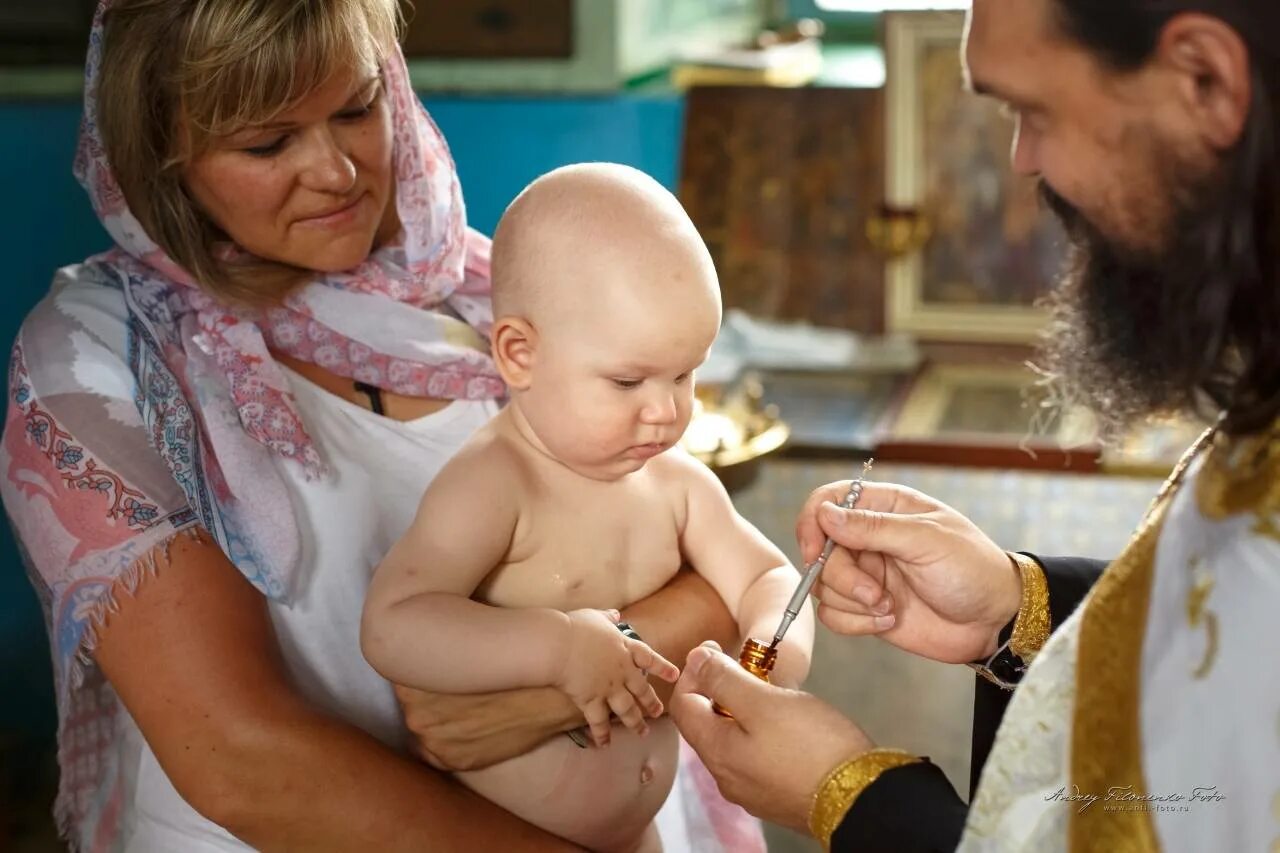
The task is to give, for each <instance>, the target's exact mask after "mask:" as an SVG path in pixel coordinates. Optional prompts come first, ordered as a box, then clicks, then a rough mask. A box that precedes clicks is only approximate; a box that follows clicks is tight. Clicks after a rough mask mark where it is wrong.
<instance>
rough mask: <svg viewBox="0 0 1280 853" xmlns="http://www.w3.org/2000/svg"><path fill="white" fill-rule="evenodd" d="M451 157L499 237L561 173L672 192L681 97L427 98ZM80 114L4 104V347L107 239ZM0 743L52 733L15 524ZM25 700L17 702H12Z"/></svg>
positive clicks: (8, 549) (481, 217) (0, 559)
mask: <svg viewBox="0 0 1280 853" xmlns="http://www.w3.org/2000/svg"><path fill="white" fill-rule="evenodd" d="M426 100H427V105H428V108H429V109H430V110H431V112H432V115H433V116H434V117H435V119H436V121H437V123H438V124H439V125H440V128H441V130H442V131H443V132H444V134H445V136H446V138H447V139H448V140H449V144H450V146H451V148H452V149H453V155H454V159H455V160H456V161H457V164H458V171H459V173H460V175H461V178H462V188H463V193H464V196H465V198H466V201H467V207H468V217H469V219H470V221H471V223H472V224H473V225H474V226H475V227H477V228H479V229H480V230H482V231H485V232H487V233H489V232H492V230H493V228H494V226H495V225H496V224H497V221H498V217H499V216H501V214H502V211H503V209H504V208H505V207H506V205H507V203H508V202H510V201H511V199H512V198H513V197H514V196H515V195H516V193H518V192H519V191H520V190H521V189H522V188H523V187H524V186H525V184H527V183H528V182H529V181H530V180H532V179H533V178H535V177H536V176H538V175H539V174H542V173H543V172H546V171H547V170H549V169H552V168H555V167H556V166H561V165H564V164H565V163H573V162H581V161H587V160H609V161H614V162H619V163H626V164H628V165H631V166H635V167H636V168H639V169H642V170H644V171H646V172H648V173H649V174H651V175H653V176H654V177H655V178H657V179H658V180H660V181H662V182H663V183H664V184H666V185H667V186H668V187H670V188H672V189H674V188H675V184H676V179H677V175H678V172H679V168H678V160H679V146H680V137H681V128H682V123H683V113H684V104H683V101H682V100H681V99H680V98H679V97H678V96H676V95H673V94H654V95H638V94H637V95H632V94H627V95H620V96H614V97H593V98H569V97H546V98H498V97H493V98H487V97H462V96H441V97H435V96H429V97H428V98H427V99H426ZM79 118H80V108H79V104H78V103H75V102H70V101H68V102H56V103H47V104H46V103H0V187H3V188H4V193H5V196H6V198H7V201H8V203H7V204H5V205H3V206H0V248H2V250H3V253H4V257H5V259H6V264H5V265H6V268H7V269H8V273H7V274H6V276H5V278H6V280H5V281H4V282H3V284H2V285H0V347H3V350H2V351H3V353H5V354H6V356H7V353H8V350H9V344H10V342H11V341H12V339H13V336H14V334H15V333H16V332H17V329H18V326H19V325H20V324H21V322H22V317H23V316H24V315H25V314H26V312H27V310H28V309H29V308H30V307H31V306H32V305H33V304H34V303H35V302H36V301H37V300H39V298H40V297H41V295H42V294H43V292H44V290H45V288H46V287H47V286H48V283H49V279H50V276H51V274H52V272H53V270H54V269H56V268H57V267H59V266H61V265H63V264H67V263H73V262H75V261H78V260H80V259H82V258H84V257H85V256H87V255H89V254H92V253H93V252H96V251H100V250H102V249H105V248H107V246H108V245H109V240H108V238H107V236H106V233H105V232H104V231H103V230H102V228H101V227H100V226H99V225H98V222H97V220H96V219H95V218H94V216H93V212H92V211H91V210H90V208H89V203H88V200H87V199H86V197H85V195H84V192H83V191H82V190H81V189H80V186H79V185H78V184H77V183H76V181H75V179H74V178H73V177H72V175H71V160H72V155H73V152H74V149H75V139H76V126H77V123H78V122H79ZM0 682H2V683H3V684H4V685H5V688H6V694H7V696H6V698H5V700H4V701H3V702H0V734H2V733H3V731H4V730H5V729H9V730H13V729H18V730H19V731H25V732H33V733H39V734H41V735H45V736H47V733H48V732H50V731H51V730H52V725H53V723H52V718H51V713H52V693H51V691H50V687H49V665H48V653H47V647H46V644H45V638H44V625H43V622H42V621H41V616H40V612H39V609H38V607H37V606H36V601H35V597H34V595H33V594H32V592H31V588H30V586H29V585H28V584H27V580H26V577H25V576H24V574H23V571H22V567H21V565H20V564H19V562H18V559H17V554H16V551H15V549H14V546H13V543H12V540H11V539H10V537H9V531H8V527H7V526H0ZM14 696H19V697H23V698H22V699H19V700H17V701H14V700H13V699H12V697H14Z"/></svg>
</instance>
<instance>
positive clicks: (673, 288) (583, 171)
mask: <svg viewBox="0 0 1280 853" xmlns="http://www.w3.org/2000/svg"><path fill="white" fill-rule="evenodd" d="M493 301H494V314H495V316H497V317H504V316H519V317H523V318H525V319H527V320H529V321H530V322H532V323H533V324H534V325H536V326H540V327H543V328H545V327H546V326H547V325H548V324H551V323H553V322H556V321H557V320H560V319H564V320H570V319H572V318H574V317H575V316H582V315H583V312H585V311H587V310H588V309H593V308H594V309H595V311H590V312H589V313H595V312H596V311H598V310H600V309H605V308H606V307H608V306H613V307H614V308H616V309H621V308H622V307H623V306H628V307H637V305H638V304H639V305H645V304H648V305H653V304H659V305H666V306H670V307H678V306H680V305H683V304H686V303H689V302H693V303H695V304H697V303H700V304H701V307H709V305H710V303H712V302H714V305H715V311H716V312H717V313H718V311H719V304H720V291H719V286H718V284H717V283H716V277H715V268H714V266H713V264H712V261H711V256H710V254H709V253H708V252H707V249H706V246H705V245H704V244H703V242H702V239H701V238H700V237H699V236H698V232H697V230H696V229H695V228H694V225H693V223H692V222H691V221H690V220H689V217H688V215H687V214H686V213H685V211H684V208H682V207H681V206H680V202H678V201H677V200H676V198H675V196H673V195H672V194H671V193H670V192H668V191H667V190H666V189H665V188H664V187H663V186H662V185H661V184H659V183H658V182H657V181H655V180H654V179H653V178H651V177H649V176H648V175H646V174H644V173H643V172H641V171H639V170H637V169H633V168H630V167H628V166H621V165H617V164H612V163H585V164H580V165H574V166H565V167H563V168H560V169H556V170H555V171H553V172H549V173H548V174H546V175H543V176H542V177H540V178H538V179H537V180H536V181H534V182H533V183H532V184H530V185H529V186H528V187H527V188H525V190H524V192H522V193H521V194H520V195H519V196H517V197H516V199H515V201H513V202H512V203H511V206H510V207H508V208H507V211H506V213H505V214H504V215H503V217H502V221H501V222H500V223H498V230H497V233H496V234H495V235H494V240H493Z"/></svg>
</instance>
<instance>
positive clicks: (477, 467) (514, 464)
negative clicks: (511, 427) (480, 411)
mask: <svg viewBox="0 0 1280 853" xmlns="http://www.w3.org/2000/svg"><path fill="white" fill-rule="evenodd" d="M500 418H502V413H501V412H500V413H498V415H496V416H495V417H494V418H493V419H492V420H490V421H489V422H488V423H486V424H485V425H484V426H482V427H480V428H479V429H478V430H476V431H475V433H474V434H472V436H471V438H469V439H468V440H467V441H466V442H465V443H464V444H463V445H462V447H460V448H459V449H458V451H457V452H456V453H455V454H454V455H453V458H452V459H450V460H449V462H448V464H446V465H445V467H444V469H443V470H442V471H441V472H440V475H439V476H438V477H437V481H442V485H447V487H449V488H454V489H456V488H468V489H478V490H483V491H502V492H504V493H511V494H520V493H523V492H525V491H526V490H527V488H528V486H529V483H530V479H531V475H530V466H529V461H528V460H527V459H526V458H525V455H524V454H523V453H521V452H520V449H519V448H518V447H516V446H515V443H514V442H513V441H512V440H511V438H510V436H508V435H507V434H506V433H505V431H504V430H503V429H502V425H501V423H500V422H499V419H500Z"/></svg>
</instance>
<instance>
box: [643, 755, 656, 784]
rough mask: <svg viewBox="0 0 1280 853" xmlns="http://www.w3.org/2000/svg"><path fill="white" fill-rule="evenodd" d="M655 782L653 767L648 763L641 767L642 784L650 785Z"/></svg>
mask: <svg viewBox="0 0 1280 853" xmlns="http://www.w3.org/2000/svg"><path fill="white" fill-rule="evenodd" d="M652 781H653V765H652V764H650V763H649V762H648V761H646V762H645V763H644V764H641V765H640V784H641V785H648V784H649V783H650V782H652Z"/></svg>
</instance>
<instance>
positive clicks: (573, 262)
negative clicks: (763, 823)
mask: <svg viewBox="0 0 1280 853" xmlns="http://www.w3.org/2000/svg"><path fill="white" fill-rule="evenodd" d="M493 285H494V313H495V317H496V320H495V323H494V325H493V329H492V332H491V343H492V348H493V357H494V359H495V361H496V362H497V365H498V368H499V370H500V371H501V373H502V376H503V379H505V380H506V383H507V385H508V386H509V388H510V390H511V403H510V405H509V406H507V407H506V408H505V409H504V410H503V411H502V412H501V413H499V414H498V415H497V416H496V417H495V418H494V419H493V420H492V421H490V423H489V424H488V425H486V426H485V427H483V428H482V429H480V430H479V432H477V433H476V434H475V436H474V437H473V438H472V439H471V441H470V442H469V443H468V444H467V445H466V446H464V447H463V448H462V449H461V450H460V451H459V452H458V453H457V455H456V456H455V457H454V458H453V459H452V460H451V461H450V462H449V464H448V465H446V466H445V468H444V469H443V470H442V471H441V472H440V474H439V476H438V477H436V479H435V481H434V482H433V483H432V484H431V486H430V488H429V489H428V490H427V493H426V495H425V496H424V497H423V499H422V504H421V506H420V508H419V510H418V514H417V517H416V519H415V521H414V522H413V524H412V526H411V527H410V529H409V531H408V532H407V533H406V534H405V535H404V537H403V538H402V539H401V540H400V541H399V542H398V543H397V544H396V546H395V547H394V548H392V550H391V552H390V553H389V554H388V555H387V556H386V558H385V559H384V560H383V561H382V563H381V565H379V567H378V569H377V573H376V575H375V576H374V578H373V582H372V585H371V586H370V588H369V594H368V600H367V601H366V604H365V612H364V624H363V626H362V635H361V642H362V645H363V649H364V653H365V656H366V657H367V658H368V659H369V662H370V663H371V664H372V665H373V666H374V667H375V668H376V669H377V670H378V671H379V672H381V673H382V674H383V675H384V676H385V677H387V678H388V679H390V680H392V681H396V682H399V683H401V684H405V685H409V686H412V687H417V688H421V689H424V690H432V691H436V692H455V693H484V692H491V691H499V690H507V689H514V688H518V687H535V686H546V685H552V686H555V687H558V688H559V689H561V690H562V691H564V692H565V693H566V694H567V695H568V696H569V697H571V698H572V700H573V701H574V702H575V703H576V704H577V705H578V707H579V708H581V710H582V712H583V714H584V716H585V718H586V721H587V723H588V725H589V727H590V731H591V736H592V739H593V740H594V742H595V744H596V748H588V749H581V748H579V747H578V746H576V745H575V744H574V743H573V742H572V741H571V740H570V739H568V738H563V737H562V738H555V739H553V740H552V741H549V742H547V743H545V744H543V745H542V746H540V747H538V748H536V749H534V750H533V751H531V752H529V753H527V754H525V755H523V756H521V757H519V758H515V759H512V760H509V761H506V762H503V763H501V764H498V765H497V766H494V767H491V768H488V769H485V770H479V771H473V772H468V773H460V774H458V776H459V778H460V779H461V780H462V781H463V782H464V783H465V784H466V785H468V786H469V787H471V788H472V789H473V790H475V791H476V792H477V793H479V794H481V795H482V796H484V797H487V798H488V799H490V800H492V801H493V802H495V803H497V804H499V805H501V806H503V807H504V808H506V809H508V810H509V811H511V812H513V813H515V814H517V815H519V816H521V817H522V818H524V819H525V820H528V821H529V822H531V823H534V824H536V825H538V826H541V827H543V828H544V829H546V830H548V831H550V832H553V833H555V834H557V835H560V836H562V837H565V838H568V839H570V840H572V841H574V842H576V843H578V844H581V845H584V846H586V847H588V848H591V849H593V850H606V851H632V850H645V851H648V850H660V849H661V845H660V843H659V842H658V838H657V831H656V829H655V828H654V826H653V818H654V815H655V814H656V813H657V811H658V809H659V807H660V806H661V805H662V803H663V801H664V800H665V799H666V797H667V794H668V792H669V790H670V787H671V783H672V780H673V778H674V775H675V770H676V759H677V747H678V740H677V738H678V736H677V733H676V731H675V727H674V725H673V724H672V723H671V722H670V721H669V720H668V719H667V718H665V717H662V703H661V701H660V700H659V699H658V697H657V695H656V694H655V692H654V690H653V688H652V686H651V685H650V684H649V682H648V679H647V676H655V677H658V678H662V679H664V680H666V681H674V680H675V678H676V676H677V674H678V671H677V669H676V667H675V666H673V665H672V664H671V663H670V662H668V661H666V660H664V659H663V658H662V657H660V656H659V655H658V654H657V653H656V652H654V651H653V650H652V649H650V648H649V647H648V646H647V645H645V644H644V643H643V642H641V641H639V640H636V639H632V638H628V637H625V636H623V634H622V633H621V632H620V631H619V630H618V628H617V627H616V625H615V623H614V619H616V615H614V616H613V617H611V616H610V615H609V614H608V613H607V611H610V610H615V609H621V608H623V607H625V606H627V605H629V604H631V603H632V602H635V601H638V600H640V599H643V598H646V597H647V596H649V595H651V594H653V593H654V592H656V591H658V590H659V589H661V588H662V587H663V586H664V585H666V584H667V583H668V582H669V581H670V580H671V579H672V578H673V577H674V576H675V574H676V573H677V571H678V570H679V569H680V567H681V566H682V564H684V563H686V562H687V563H688V564H690V565H692V567H693V568H694V570H696V571H697V572H699V573H700V574H701V575H702V576H703V577H704V578H706V580H707V581H708V582H709V583H710V584H711V585H712V587H713V588H714V589H715V590H716V592H717V593H718V594H719V595H720V597H721V598H722V599H723V601H724V603H725V605H726V606H727V607H728V608H729V610H730V611H731V612H732V613H733V615H734V618H735V619H736V620H737V624H738V626H739V629H740V630H741V633H742V635H743V637H751V636H754V637H758V638H766V639H767V638H770V637H772V636H773V632H774V630H775V629H776V628H777V625H778V621H779V619H781V617H782V612H783V609H784V607H785V606H786V602H787V600H788V598H789V597H790V596H791V593H792V592H793V591H794V590H795V587H796V584H797V582H798V581H799V575H798V573H797V572H796V570H795V569H794V568H793V567H792V566H791V565H790V564H788V562H787V560H786V558H785V557H784V556H783V554H782V553H781V552H780V551H779V550H778V549H777V548H776V547H775V546H774V545H773V544H772V543H770V542H769V541H768V540H767V539H766V538H765V537H764V536H763V535H762V534H761V533H760V532H759V531H757V530H756V529H755V528H754V527H752V526H751V525H750V524H749V523H747V522H746V521H745V520H744V519H742V518H741V517H740V516H739V515H738V514H737V512H736V511H735V510H734V508H733V505H732V504H731V503H730V500H729V497H728V495H727V494H726V493H725V490H724V488H723V487H722V486H721V485H720V483H719V481H718V480H717V479H716V478H715V476H714V475H713V474H712V473H711V472H710V471H709V470H707V468H706V467H705V466H703V465H702V464H700V463H699V462H697V461H696V460H694V459H692V458H691V457H690V456H688V455H687V454H685V453H684V452H683V451H681V450H680V449H679V448H677V447H676V442H677V441H679V439H680V437H681V435H682V434H683V433H684V430H685V427H686V426H688V423H689V418H690V413H691V409H692V405H693V372H694V370H695V369H696V368H697V367H698V366H699V365H700V364H701V363H702V362H703V360H704V359H705V358H706V356H707V351H708V349H709V348H710V346H711V343H712V340H713V339H714V338H715V336H716V333H717V331H718V330H719V326H720V292H719V286H718V284H717V281H716V274H715V269H714V267H713V265H712V262H711V257H710V255H709V254H708V253H707V250H706V247H705V246H704V245H703V243H702V241H701V239H700V238H699V237H698V233H697V231H696V230H695V229H694V226H693V223H692V222H690V220H689V218H688V216H687V215H686V214H685V212H684V210H683V209H682V208H681V207H680V204H679V202H677V201H676V199H675V198H674V197H673V196H672V195H671V194H670V193H669V192H667V191H666V190H665V189H663V188H662V187H661V186H660V185H659V184H658V183H657V182H655V181H654V180H653V179H651V178H649V177H647V176H645V175H644V174H643V173H641V172H638V171H636V170H634V169H630V168H626V167H623V166H615V165H609V164H588V165H580V166H570V167H566V168H563V169H558V170H556V171H554V172H551V173H550V174H548V175H545V176H543V177H541V178H539V179H538V180H536V181H534V183H533V184H531V185H530V186H529V187H528V188H527V189H525V191H524V192H523V193H521V194H520V196H519V197H518V198H516V200H515V201H514V202H513V203H512V204H511V206H510V208H508V210H507V211H506V213H505V215H504V216H503V218H502V221H501V223H500V224H499V226H498V230H497V234H496V235H495V236H494V244H493ZM812 643H813V618H812V615H811V614H810V613H809V611H808V609H807V608H806V610H805V612H804V613H802V614H801V616H800V618H799V619H797V620H796V623H795V625H794V626H793V627H792V628H791V631H790V633H789V634H788V636H787V639H786V641H785V642H784V643H783V644H782V647H781V649H780V650H779V656H778V663H777V666H776V668H775V670H774V677H773V680H774V681H775V682H777V683H781V684H785V685H790V686H796V685H798V684H799V683H800V682H801V681H802V680H803V679H804V677H805V675H806V674H807V673H808V669H809V654H810V650H811V647H812ZM611 713H612V715H614V716H616V720H617V722H616V723H614V722H611ZM606 746H607V748H602V747H606Z"/></svg>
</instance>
